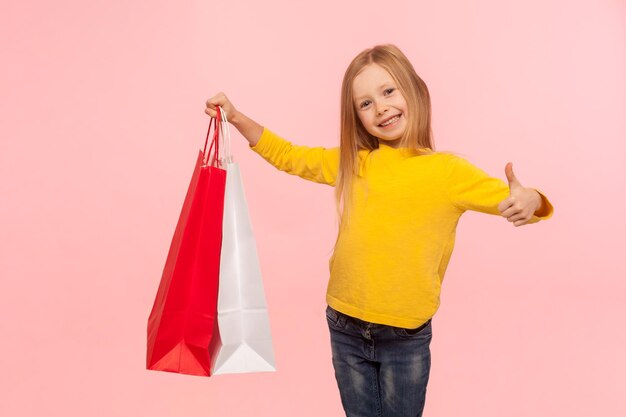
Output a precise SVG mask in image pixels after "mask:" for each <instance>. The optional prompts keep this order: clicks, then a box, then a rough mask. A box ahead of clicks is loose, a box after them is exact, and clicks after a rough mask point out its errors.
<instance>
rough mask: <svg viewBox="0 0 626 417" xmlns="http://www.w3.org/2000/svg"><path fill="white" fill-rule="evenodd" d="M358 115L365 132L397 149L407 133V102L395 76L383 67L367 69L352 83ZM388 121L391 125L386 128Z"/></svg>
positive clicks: (373, 64)
mask: <svg viewBox="0 0 626 417" xmlns="http://www.w3.org/2000/svg"><path fill="white" fill-rule="evenodd" d="M352 91H353V102H354V106H355V110H356V114H357V115H358V116H359V119H360V120H361V123H362V124H363V126H364V127H365V129H366V130H367V131H368V132H369V133H370V134H372V135H374V136H376V137H377V138H378V139H379V141H380V140H382V141H385V144H386V145H389V146H391V147H394V148H397V147H398V145H399V142H400V141H399V140H398V139H400V137H401V136H402V133H403V132H404V130H405V129H406V126H407V121H406V118H407V117H408V114H407V104H406V100H405V99H404V97H403V96H402V94H401V93H400V90H398V87H397V85H396V83H395V82H394V81H393V78H392V77H391V75H390V74H389V73H388V72H387V71H386V70H385V69H384V68H382V67H381V66H380V65H378V64H375V63H372V64H369V65H368V66H366V67H365V68H364V69H363V70H362V71H361V72H360V73H359V75H357V76H356V77H355V78H354V81H353V83H352ZM387 121H391V123H389V124H386V125H384V126H383V124H384V123H385V122H387Z"/></svg>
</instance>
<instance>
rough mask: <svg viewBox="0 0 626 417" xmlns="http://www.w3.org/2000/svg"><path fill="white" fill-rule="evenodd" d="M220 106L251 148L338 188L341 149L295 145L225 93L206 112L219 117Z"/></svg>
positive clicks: (211, 101) (281, 166)
mask: <svg viewBox="0 0 626 417" xmlns="http://www.w3.org/2000/svg"><path fill="white" fill-rule="evenodd" d="M217 106H220V107H221V108H222V110H224V112H225V113H226V115H227V117H228V121H229V122H230V123H231V124H232V125H233V126H235V127H236V128H237V130H238V131H239V132H240V133H241V134H242V135H243V137H245V138H246V139H247V140H248V142H249V143H250V148H251V149H252V150H253V151H254V152H256V153H258V154H259V155H261V156H262V157H263V159H265V160H266V161H268V162H269V163H270V164H272V165H274V166H275V167H276V168H278V169H279V170H281V171H284V172H287V173H288V174H292V175H297V176H299V177H301V178H304V179H307V180H309V181H314V182H318V183H321V184H328V185H333V186H334V185H335V181H336V178H337V171H338V170H339V147H335V148H328V149H327V148H323V147H321V146H318V147H309V146H301V145H294V144H292V143H291V142H289V141H287V140H285V139H283V138H282V137H280V136H278V135H277V134H275V133H274V132H272V131H270V130H269V129H268V128H266V127H263V126H261V125H260V124H258V123H257V122H255V121H254V120H252V119H251V118H249V117H247V116H246V115H245V114H243V113H241V112H240V111H238V110H237V109H235V106H233V104H232V103H231V102H230V100H229V99H228V97H226V95H225V94H224V93H221V92H220V93H218V94H216V95H215V96H213V97H211V98H210V99H209V100H208V101H207V102H206V109H205V111H204V112H205V113H207V114H208V115H209V116H211V117H216V116H217Z"/></svg>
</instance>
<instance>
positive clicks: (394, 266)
mask: <svg viewBox="0 0 626 417" xmlns="http://www.w3.org/2000/svg"><path fill="white" fill-rule="evenodd" d="M216 106H220V107H221V108H222V109H223V110H224V111H225V112H226V114H227V115H228V120H229V122H230V123H232V124H233V125H234V126H235V127H236V128H237V129H238V130H239V132H241V134H242V135H243V136H244V137H245V138H246V139H247V140H248V141H249V142H250V147H251V149H252V150H253V151H255V152H256V153H258V154H259V155H261V157H263V158H264V159H266V160H267V161H268V162H269V163H270V164H272V165H274V166H275V167H276V168H278V169H279V170H281V171H285V172H287V173H289V174H292V175H298V176H300V177H302V178H304V179H307V180H310V181H315V182H318V183H322V184H328V185H330V186H333V187H335V200H336V205H337V212H338V219H339V234H338V236H337V241H336V242H335V247H334V252H333V254H332V256H331V259H330V262H329V267H330V280H329V283H328V291H327V295H326V302H327V304H328V307H327V309H326V317H327V319H328V326H329V331H330V341H331V348H332V362H333V366H334V369H335V377H336V380H337V384H338V387H339V392H340V396H341V402H342V404H343V407H344V410H345V412H346V415H347V416H348V417H357V416H358V417H368V416H378V417H380V416H384V417H409V416H411V417H413V416H421V415H422V411H423V409H424V403H425V397H426V385H427V384H428V377H429V373H430V341H431V338H432V322H431V320H432V317H433V316H434V314H435V312H436V311H437V309H438V307H439V294H440V290H441V283H442V281H443V278H444V274H445V271H446V267H447V266H448V262H449V261H450V256H451V254H452V249H453V247H454V239H455V232H456V225H457V223H458V221H459V218H460V217H461V215H462V214H463V213H464V212H465V211H467V210H474V211H480V212H483V213H488V214H494V215H501V216H502V217H505V218H506V219H507V220H508V221H509V222H511V223H513V224H514V225H515V226H521V225H525V224H531V223H536V222H538V221H539V220H541V219H548V218H549V217H551V216H552V213H553V207H552V204H551V203H550V202H549V201H548V199H547V198H546V197H545V196H544V195H543V194H541V193H539V192H538V191H537V190H536V189H532V188H525V187H523V186H522V185H521V184H520V182H519V181H518V180H517V179H516V178H515V176H514V174H513V171H512V167H511V164H510V163H509V164H507V166H506V175H507V179H508V182H509V183H508V184H507V183H505V182H504V181H502V180H500V179H499V178H495V177H490V176H489V175H488V174H487V173H485V172H484V171H482V170H481V169H479V168H477V167H476V166H474V165H473V164H472V163H470V162H469V161H467V160H466V159H464V158H462V157H459V156H456V155H454V154H452V153H450V152H435V151H434V144H433V139H432V131H431V106H430V95H429V93H428V88H427V87H426V84H425V83H424V81H422V79H421V78H420V77H419V76H418V75H417V74H416V72H415V70H414V69H413V66H412V65H411V63H410V62H409V60H408V59H407V58H406V56H405V55H404V54H403V53H402V52H401V51H400V50H399V49H398V48H397V47H396V46H394V45H378V46H375V47H373V48H371V49H366V50H364V51H363V52H361V53H360V54H359V55H358V56H356V57H355V58H354V60H353V61H352V62H351V63H350V65H349V66H348V69H347V70H346V73H345V75H344V79H343V84H342V89H341V142H340V145H341V146H339V147H335V148H329V149H326V148H323V147H307V146H298V145H294V144H292V143H291V142H289V141H287V140H285V139H283V138H282V137H280V136H279V135H277V134H276V133H274V132H273V131H271V130H269V129H268V128H267V127H263V126H261V125H259V124H257V123H256V122H254V121H253V120H251V119H250V118H248V117H246V116H245V115H244V114H243V113H241V112H239V111H237V110H236V109H235V107H234V106H233V104H232V103H231V102H230V101H229V100H228V98H227V97H226V96H225V95H224V94H223V93H219V94H217V95H215V96H214V97H212V98H210V99H209V100H208V101H207V103H206V110H205V112H206V113H208V114H209V115H210V116H211V117H216V115H217V113H216ZM342 203H343V204H342Z"/></svg>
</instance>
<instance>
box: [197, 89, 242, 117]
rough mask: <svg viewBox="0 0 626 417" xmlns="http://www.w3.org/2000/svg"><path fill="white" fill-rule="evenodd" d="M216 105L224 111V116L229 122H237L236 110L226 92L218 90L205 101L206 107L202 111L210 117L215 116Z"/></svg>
mask: <svg viewBox="0 0 626 417" xmlns="http://www.w3.org/2000/svg"><path fill="white" fill-rule="evenodd" d="M217 106H220V107H221V108H222V110H224V112H225V113H226V117H227V118H228V121H229V122H230V123H236V122H237V110H236V109H235V107H234V106H233V105H232V103H231V102H230V100H228V97H226V94H224V93H222V92H219V93H217V94H216V95H214V96H213V97H211V98H210V99H208V100H207V102H206V109H205V110H204V112H205V113H206V114H208V115H209V116H211V117H217Z"/></svg>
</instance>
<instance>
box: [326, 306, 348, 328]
mask: <svg viewBox="0 0 626 417" xmlns="http://www.w3.org/2000/svg"><path fill="white" fill-rule="evenodd" d="M326 319H327V320H328V324H329V325H330V326H332V327H334V328H337V329H341V328H343V327H345V326H346V322H347V321H348V316H346V315H345V314H343V313H341V312H339V311H337V310H335V309H334V308H332V307H331V306H328V307H326Z"/></svg>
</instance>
